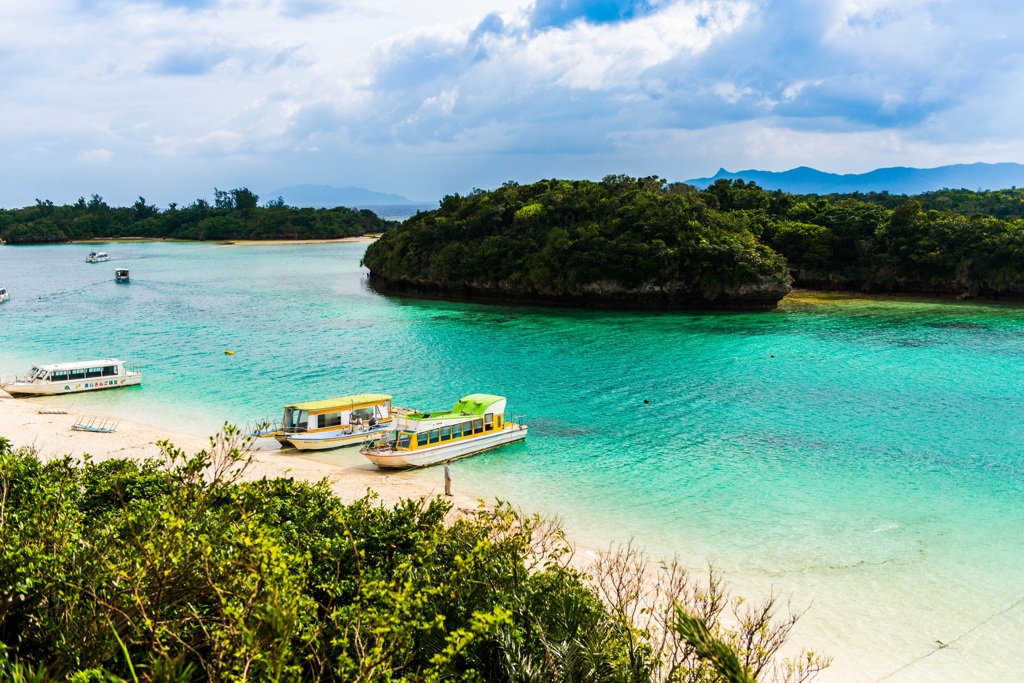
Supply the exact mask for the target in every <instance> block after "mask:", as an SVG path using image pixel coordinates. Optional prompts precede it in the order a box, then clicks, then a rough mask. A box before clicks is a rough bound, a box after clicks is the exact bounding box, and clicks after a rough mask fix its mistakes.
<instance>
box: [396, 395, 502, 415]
mask: <svg viewBox="0 0 1024 683" xmlns="http://www.w3.org/2000/svg"><path fill="white" fill-rule="evenodd" d="M504 400H505V397H504V396H494V395H493V394H470V395H469V396H463V397H462V398H460V399H459V402H458V403H456V404H455V407H454V408H452V409H451V410H449V411H447V412H437V413H435V412H429V413H410V414H409V415H408V416H407V418H408V419H410V420H424V419H430V420H443V419H445V418H448V417H463V416H469V415H483V414H484V413H486V412H487V409H488V408H490V407H491V406H492V405H494V404H495V403H497V402H498V401H504ZM425 415H429V416H430V417H429V418H426V417H424V416H425Z"/></svg>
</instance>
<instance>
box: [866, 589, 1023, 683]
mask: <svg viewBox="0 0 1024 683" xmlns="http://www.w3.org/2000/svg"><path fill="white" fill-rule="evenodd" d="M1021 603H1024V595H1022V596H1020V597H1019V598H1017V600H1016V601H1015V602H1014V603H1013V604H1012V605H1010V606H1009V607H1004V608H1003V609H1001V610H998V611H996V612H993V613H992V614H990V615H988V616H987V617H985V618H984V619H982V620H981V621H979V622H978V623H977V624H975V625H974V626H972V627H970V628H969V629H967V630H966V631H964V632H963V633H961V634H960V635H958V636H957V637H956V638H954V639H953V640H951V641H949V642H948V643H944V642H942V641H941V640H936V641H935V642H936V643H937V644H938V647H936V648H935V649H934V650H932V651H931V652H929V653H927V654H923V655H921V656H920V657H915V658H914V659H912V660H910V661H909V662H907V663H906V664H904V665H903V666H901V667H900V668H898V669H896V670H895V671H892V672H890V673H887V674H886V675H884V676H882V677H881V678H878V679H875V681H876V683H878V681H884V680H885V679H887V678H892V677H893V676H895V675H896V674H898V673H899V672H901V671H903V670H904V669H906V668H908V667H911V666H913V665H914V664H917V663H918V662H920V661H921V660H922V659H927V658H928V657H931V656H932V655H933V654H935V653H936V652H939V651H940V650H945V649H946V648H947V647H949V646H951V645H952V644H953V643H955V642H957V641H958V640H961V639H962V638H965V637H966V636H968V635H970V634H971V633H973V632H974V631H977V630H978V629H979V628H981V627H982V626H984V625H985V624H987V623H988V622H990V621H992V620H993V619H995V618H996V617H998V616H1000V615H1002V614H1006V613H1007V612H1009V611H1010V610H1012V609H1014V608H1015V607H1017V606H1019V605H1020V604H1021Z"/></svg>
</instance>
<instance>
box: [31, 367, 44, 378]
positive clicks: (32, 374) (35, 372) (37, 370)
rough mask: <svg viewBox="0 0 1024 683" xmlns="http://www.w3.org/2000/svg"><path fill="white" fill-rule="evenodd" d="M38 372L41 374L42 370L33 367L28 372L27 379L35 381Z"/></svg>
mask: <svg viewBox="0 0 1024 683" xmlns="http://www.w3.org/2000/svg"><path fill="white" fill-rule="evenodd" d="M40 372H42V370H40V369H39V368H37V367H36V366H34V365H33V366H32V369H31V370H29V371H28V378H29V379H35V378H36V377H38V376H39V373H40Z"/></svg>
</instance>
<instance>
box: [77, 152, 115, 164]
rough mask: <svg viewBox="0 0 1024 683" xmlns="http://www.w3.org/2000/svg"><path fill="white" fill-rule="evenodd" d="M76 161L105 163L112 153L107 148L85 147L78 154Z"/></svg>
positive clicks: (111, 156) (112, 155)
mask: <svg viewBox="0 0 1024 683" xmlns="http://www.w3.org/2000/svg"><path fill="white" fill-rule="evenodd" d="M76 158H77V159H78V161H81V162H83V163H86V164H105V163H107V162H109V161H110V160H111V159H113V158H114V153H113V152H111V151H110V150H109V149H103V148H99V149H87V150H84V151H82V152H80V153H79V154H78V156H77V157H76Z"/></svg>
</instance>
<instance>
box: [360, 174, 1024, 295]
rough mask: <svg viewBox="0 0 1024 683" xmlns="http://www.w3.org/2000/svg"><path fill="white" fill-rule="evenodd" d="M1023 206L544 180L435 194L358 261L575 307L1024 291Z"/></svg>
mask: <svg viewBox="0 0 1024 683" xmlns="http://www.w3.org/2000/svg"><path fill="white" fill-rule="evenodd" d="M986 212H990V213H996V214H998V215H999V217H995V216H993V215H990V213H986ZM1022 215H1024V190H1017V189H1011V190H999V191H991V192H971V191H969V190H942V191H939V192H929V193H926V194H924V195H920V196H917V197H907V196H893V195H888V194H885V193H882V194H868V195H862V194H857V195H842V196H840V195H835V196H829V197H819V196H814V195H808V196H799V195H792V194H788V193H784V192H781V191H774V192H769V191H765V190H763V189H761V188H760V187H758V186H757V185H756V184H754V183H745V182H744V181H742V180H737V181H729V180H724V179H723V180H718V181H716V182H715V183H714V184H712V185H711V186H709V187H708V188H707V189H705V190H703V191H701V190H698V189H697V188H695V187H692V186H690V185H684V184H666V183H665V181H663V180H662V179H660V178H656V177H651V178H641V179H636V178H629V177H626V176H609V177H607V178H605V179H604V180H603V181H601V182H591V181H569V180H544V181H541V182H538V183H534V184H532V185H523V186H520V185H518V184H516V183H506V184H505V185H503V186H502V187H501V188H498V189H496V190H493V191H490V192H485V191H482V190H476V191H474V192H473V193H471V194H470V195H469V196H466V197H462V196H459V195H454V196H450V197H446V198H445V199H444V200H443V201H442V202H441V206H440V208H438V209H437V210H435V211H428V212H423V213H420V214H418V215H417V216H414V217H413V218H411V219H409V220H408V221H406V222H405V223H404V224H403V225H402V226H401V227H399V228H396V229H394V230H392V231H390V232H389V233H388V234H387V235H386V236H385V237H384V238H382V239H381V240H379V241H378V242H377V243H375V244H373V245H371V246H370V248H369V249H368V250H367V253H366V257H365V264H366V266H367V267H369V268H370V271H371V277H372V278H373V281H375V282H377V283H378V284H379V285H380V286H381V287H382V288H384V289H389V290H402V291H415V292H420V293H433V294H437V295H441V296H467V297H481V298H494V299H497V298H501V299H506V300H507V299H518V300H524V301H538V302H543V301H551V302H565V303H577V304H582V305H615V306H625V307H633V306H651V305H654V306H659V305H662V306H668V307H680V306H739V307H750V308H756V307H763V306H764V305H765V302H766V300H767V299H768V298H770V297H774V298H773V299H772V300H771V301H770V305H774V304H775V302H777V301H778V300H779V299H780V298H781V297H782V296H783V295H784V294H785V292H786V291H787V290H788V286H786V285H785V283H786V282H788V281H790V280H792V281H793V282H794V284H796V285H797V286H804V287H812V288H822V289H849V290H861V291H876V292H877V291H886V292H891V291H902V292H919V293H944V294H956V295H964V296H974V295H984V294H987V295H1014V296H1021V295H1024V219H1022V217H1021V216H1022Z"/></svg>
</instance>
